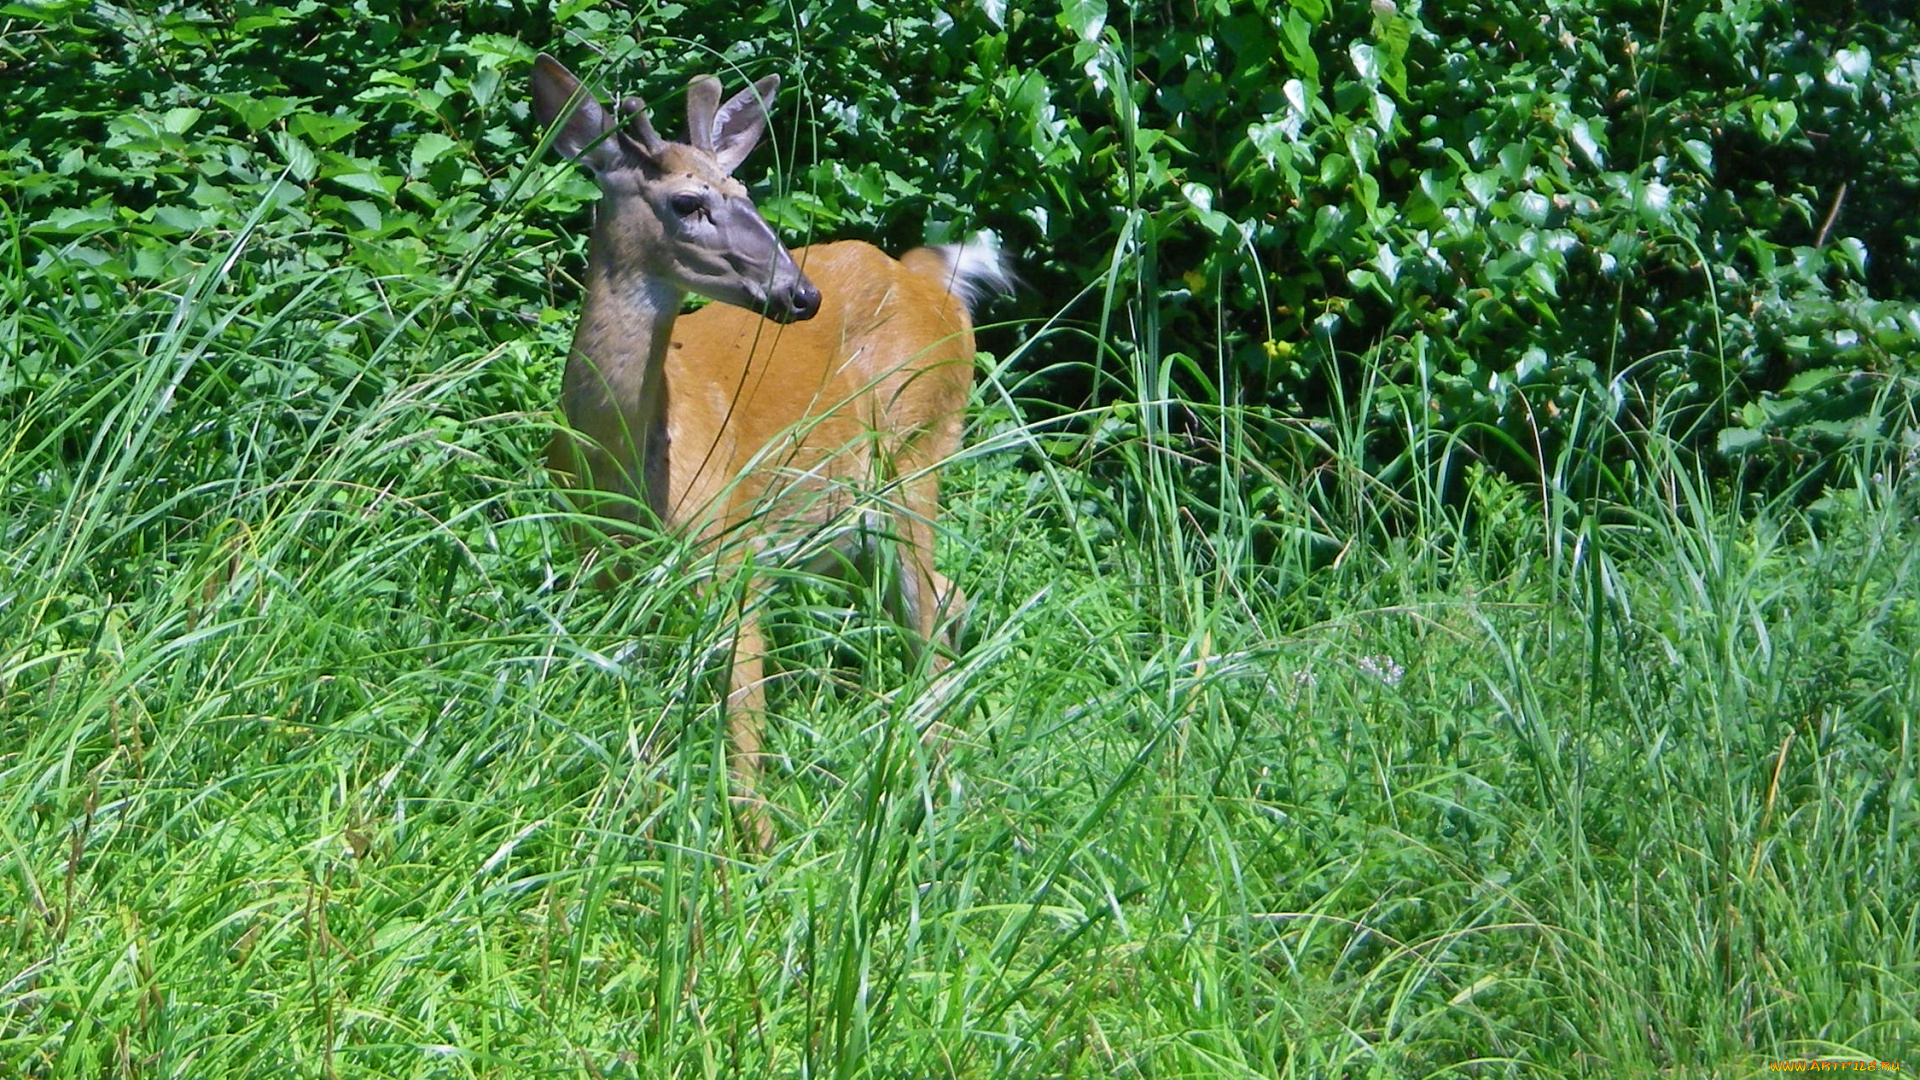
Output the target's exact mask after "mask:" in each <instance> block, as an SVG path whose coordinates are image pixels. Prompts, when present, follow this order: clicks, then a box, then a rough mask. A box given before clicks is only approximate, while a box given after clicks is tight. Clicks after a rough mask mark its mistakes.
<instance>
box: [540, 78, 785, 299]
mask: <svg viewBox="0 0 1920 1080" xmlns="http://www.w3.org/2000/svg"><path fill="white" fill-rule="evenodd" d="M779 83H780V77H779V76H777V75H769V76H767V77H766V78H764V79H762V80H760V82H759V83H757V84H756V85H754V86H752V87H749V88H747V89H746V90H743V91H741V92H740V93H738V94H736V95H734V97H733V98H731V99H730V100H728V101H727V102H726V104H725V105H721V104H720V81H719V80H718V79H715V78H713V77H712V76H710V75H709V76H702V77H700V78H697V79H695V80H693V82H692V83H691V84H689V86H688V88H687V124H688V130H689V131H690V132H691V133H692V134H691V136H690V137H691V139H692V142H690V143H673V142H667V141H666V140H664V139H662V138H660V136H659V135H658V134H657V133H655V131H654V129H653V124H652V123H651V121H650V120H649V119H648V117H647V111H646V106H645V105H644V104H642V103H641V102H640V101H638V100H637V99H634V98H628V99H627V100H626V101H624V102H622V103H621V106H620V111H621V112H622V113H623V114H625V117H626V119H625V122H624V123H621V124H616V123H615V121H614V119H613V117H612V116H611V115H610V114H609V113H608V111H607V110H606V108H605V107H603V106H602V105H601V104H600V102H599V100H598V99H597V98H595V97H594V96H593V95H592V94H589V93H585V92H583V91H582V90H581V88H580V82H579V80H578V79H575V78H574V77H573V74H572V73H571V72H569V71H567V69H566V68H564V67H562V66H561V65H560V64H559V63H558V62H557V61H555V60H554V59H553V58H551V57H549V56H546V55H544V54H542V55H541V57H540V58H539V60H537V61H536V62H535V64H534V70H533V100H534V113H535V115H536V116H537V117H538V118H539V119H540V122H541V123H542V124H545V125H547V126H553V125H554V124H555V123H556V122H558V123H559V129H558V132H557V134H556V135H555V137H554V146H555V148H556V149H558V150H559V151H560V152H561V153H562V154H565V155H566V156H567V157H569V158H572V159H573V160H575V161H579V162H581V163H582V164H584V165H586V166H587V167H588V168H589V169H591V170H592V171H593V175H594V178H595V180H596V181H598V183H599V185H600V191H601V195H602V203H601V207H600V211H599V215H598V217H597V219H596V221H595V223H594V245H595V247H596V248H597V249H598V250H599V252H600V254H601V255H602V256H603V265H605V266H607V267H608V268H609V269H610V271H611V272H612V273H614V274H615V275H617V276H620V277H624V278H632V279H634V281H635V283H636V284H642V283H645V282H649V281H653V282H663V283H665V284H668V285H671V286H672V287H674V288H676V289H680V290H683V291H685V292H691V293H696V294H698V295H700V296H705V297H708V298H710V299H713V300H718V301H720V302H722V303H727V304H734V305H737V306H739V307H743V308H746V309H748V310H749V311H754V312H757V313H759V314H761V315H764V316H766V317H767V318H769V319H773V320H774V321H776V322H793V321H795V320H799V319H810V318H812V317H813V316H814V315H815V313H817V312H818V311H819V310H820V291H819V290H818V289H816V288H814V287H813V283H812V282H809V281H808V280H807V278H806V275H805V274H802V273H801V272H800V268H799V266H797V265H796V264H795V263H794V261H793V256H792V255H791V254H789V253H788V251H787V249H786V245H784V244H782V243H781V242H780V238H779V237H778V236H776V235H774V232H773V228H772V227H771V226H769V225H768V224H767V222H766V219H764V218H762V217H761V216H760V211H759V210H758V209H757V208H756V207H755V206H754V205H753V201H752V200H751V199H750V198H748V196H747V189H746V186H745V185H743V184H741V183H740V182H739V181H738V180H736V179H734V178H733V170H734V169H735V168H737V167H738V166H739V165H740V163H741V162H742V161H744V160H745V159H746V156H747V154H748V153H750V152H751V151H752V150H753V148H754V146H755V145H756V144H757V143H758V142H759V140H760V136H761V133H762V132H764V131H765V130H766V122H767V116H766V109H765V104H764V103H765V102H766V101H768V100H770V99H771V98H772V96H773V92H774V90H775V89H776V88H777V87H778V86H779Z"/></svg>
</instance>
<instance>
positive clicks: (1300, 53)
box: [1280, 11, 1320, 85]
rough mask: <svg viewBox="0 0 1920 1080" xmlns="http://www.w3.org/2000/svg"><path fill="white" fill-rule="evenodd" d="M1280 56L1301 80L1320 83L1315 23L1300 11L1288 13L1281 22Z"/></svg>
mask: <svg viewBox="0 0 1920 1080" xmlns="http://www.w3.org/2000/svg"><path fill="white" fill-rule="evenodd" d="M1280 56H1281V58H1282V59H1284V60H1286V62H1287V67H1288V69H1290V70H1291V71H1292V72H1293V73H1294V74H1296V75H1298V76H1299V77H1300V78H1301V79H1303V80H1305V81H1307V82H1310V83H1314V84H1316V85H1317V84H1318V83H1319V82H1320V57H1319V56H1318V55H1316V54H1315V53H1314V51H1313V23H1311V22H1308V21H1307V20H1306V18H1304V17H1303V16H1302V15H1301V14H1300V13H1299V12H1298V11H1289V12H1287V17H1286V18H1285V19H1283V20H1281V22H1280Z"/></svg>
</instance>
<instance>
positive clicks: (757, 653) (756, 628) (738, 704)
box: [727, 583, 773, 854]
mask: <svg viewBox="0 0 1920 1080" xmlns="http://www.w3.org/2000/svg"><path fill="white" fill-rule="evenodd" d="M755 598H756V593H755V590H754V589H753V586H752V584H751V583H749V585H748V588H747V596H746V600H745V602H744V604H743V606H742V608H741V611H740V625H739V628H738V629H737V630H735V631H734V639H733V676H732V679H731V680H730V681H729V683H728V688H729V689H728V693H727V770H728V772H729V773H730V774H731V775H730V776H729V787H730V788H731V791H730V792H729V801H730V802H732V803H733V804H734V806H735V807H736V808H737V809H738V811H739V814H740V826H741V828H742V829H743V830H744V831H745V832H746V834H747V838H748V841H749V842H750V843H751V844H752V845H753V846H754V848H755V849H756V850H758V851H759V852H761V853H762V854H765V853H767V852H770V851H772V850H773V823H772V821H770V820H769V819H768V817H767V811H766V806H765V804H764V802H763V800H762V799H761V798H760V792H759V782H760V746H761V742H760V739H761V731H762V728H763V725H764V724H765V722H766V715H767V689H766V639H765V638H764V636H763V635H762V633H761V630H760V610H759V605H758V604H757V603H755Z"/></svg>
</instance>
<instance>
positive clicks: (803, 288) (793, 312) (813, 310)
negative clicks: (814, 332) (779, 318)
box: [787, 278, 820, 322]
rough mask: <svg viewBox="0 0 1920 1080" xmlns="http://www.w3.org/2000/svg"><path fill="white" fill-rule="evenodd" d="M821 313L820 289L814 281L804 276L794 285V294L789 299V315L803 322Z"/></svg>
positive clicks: (794, 320)
mask: <svg viewBox="0 0 1920 1080" xmlns="http://www.w3.org/2000/svg"><path fill="white" fill-rule="evenodd" d="M818 314H820V290H819V289H816V288H814V287H813V282H811V281H808V280H806V279H805V278H802V279H801V281H800V283H799V284H798V285H795V286H794V287H793V296H792V297H791V298H789V299H788V300H787V316H788V318H789V319H790V320H791V321H793V322H802V321H804V320H807V319H811V318H813V317H814V316H815V315H818Z"/></svg>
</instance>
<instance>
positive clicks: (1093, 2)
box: [1060, 0, 1107, 42]
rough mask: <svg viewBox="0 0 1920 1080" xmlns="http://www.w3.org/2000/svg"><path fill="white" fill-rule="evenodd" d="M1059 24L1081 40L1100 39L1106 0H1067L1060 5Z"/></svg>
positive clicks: (1103, 27)
mask: <svg viewBox="0 0 1920 1080" xmlns="http://www.w3.org/2000/svg"><path fill="white" fill-rule="evenodd" d="M1060 25H1061V26H1062V27H1064V28H1065V29H1067V30H1071V31H1073V33H1074V34H1075V35H1076V36H1077V37H1079V38H1080V40H1081V41H1089V42H1091V41H1098V40H1100V31H1101V30H1104V29H1106V25H1107V0H1067V2H1066V3H1064V4H1062V5H1061V7H1060Z"/></svg>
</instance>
